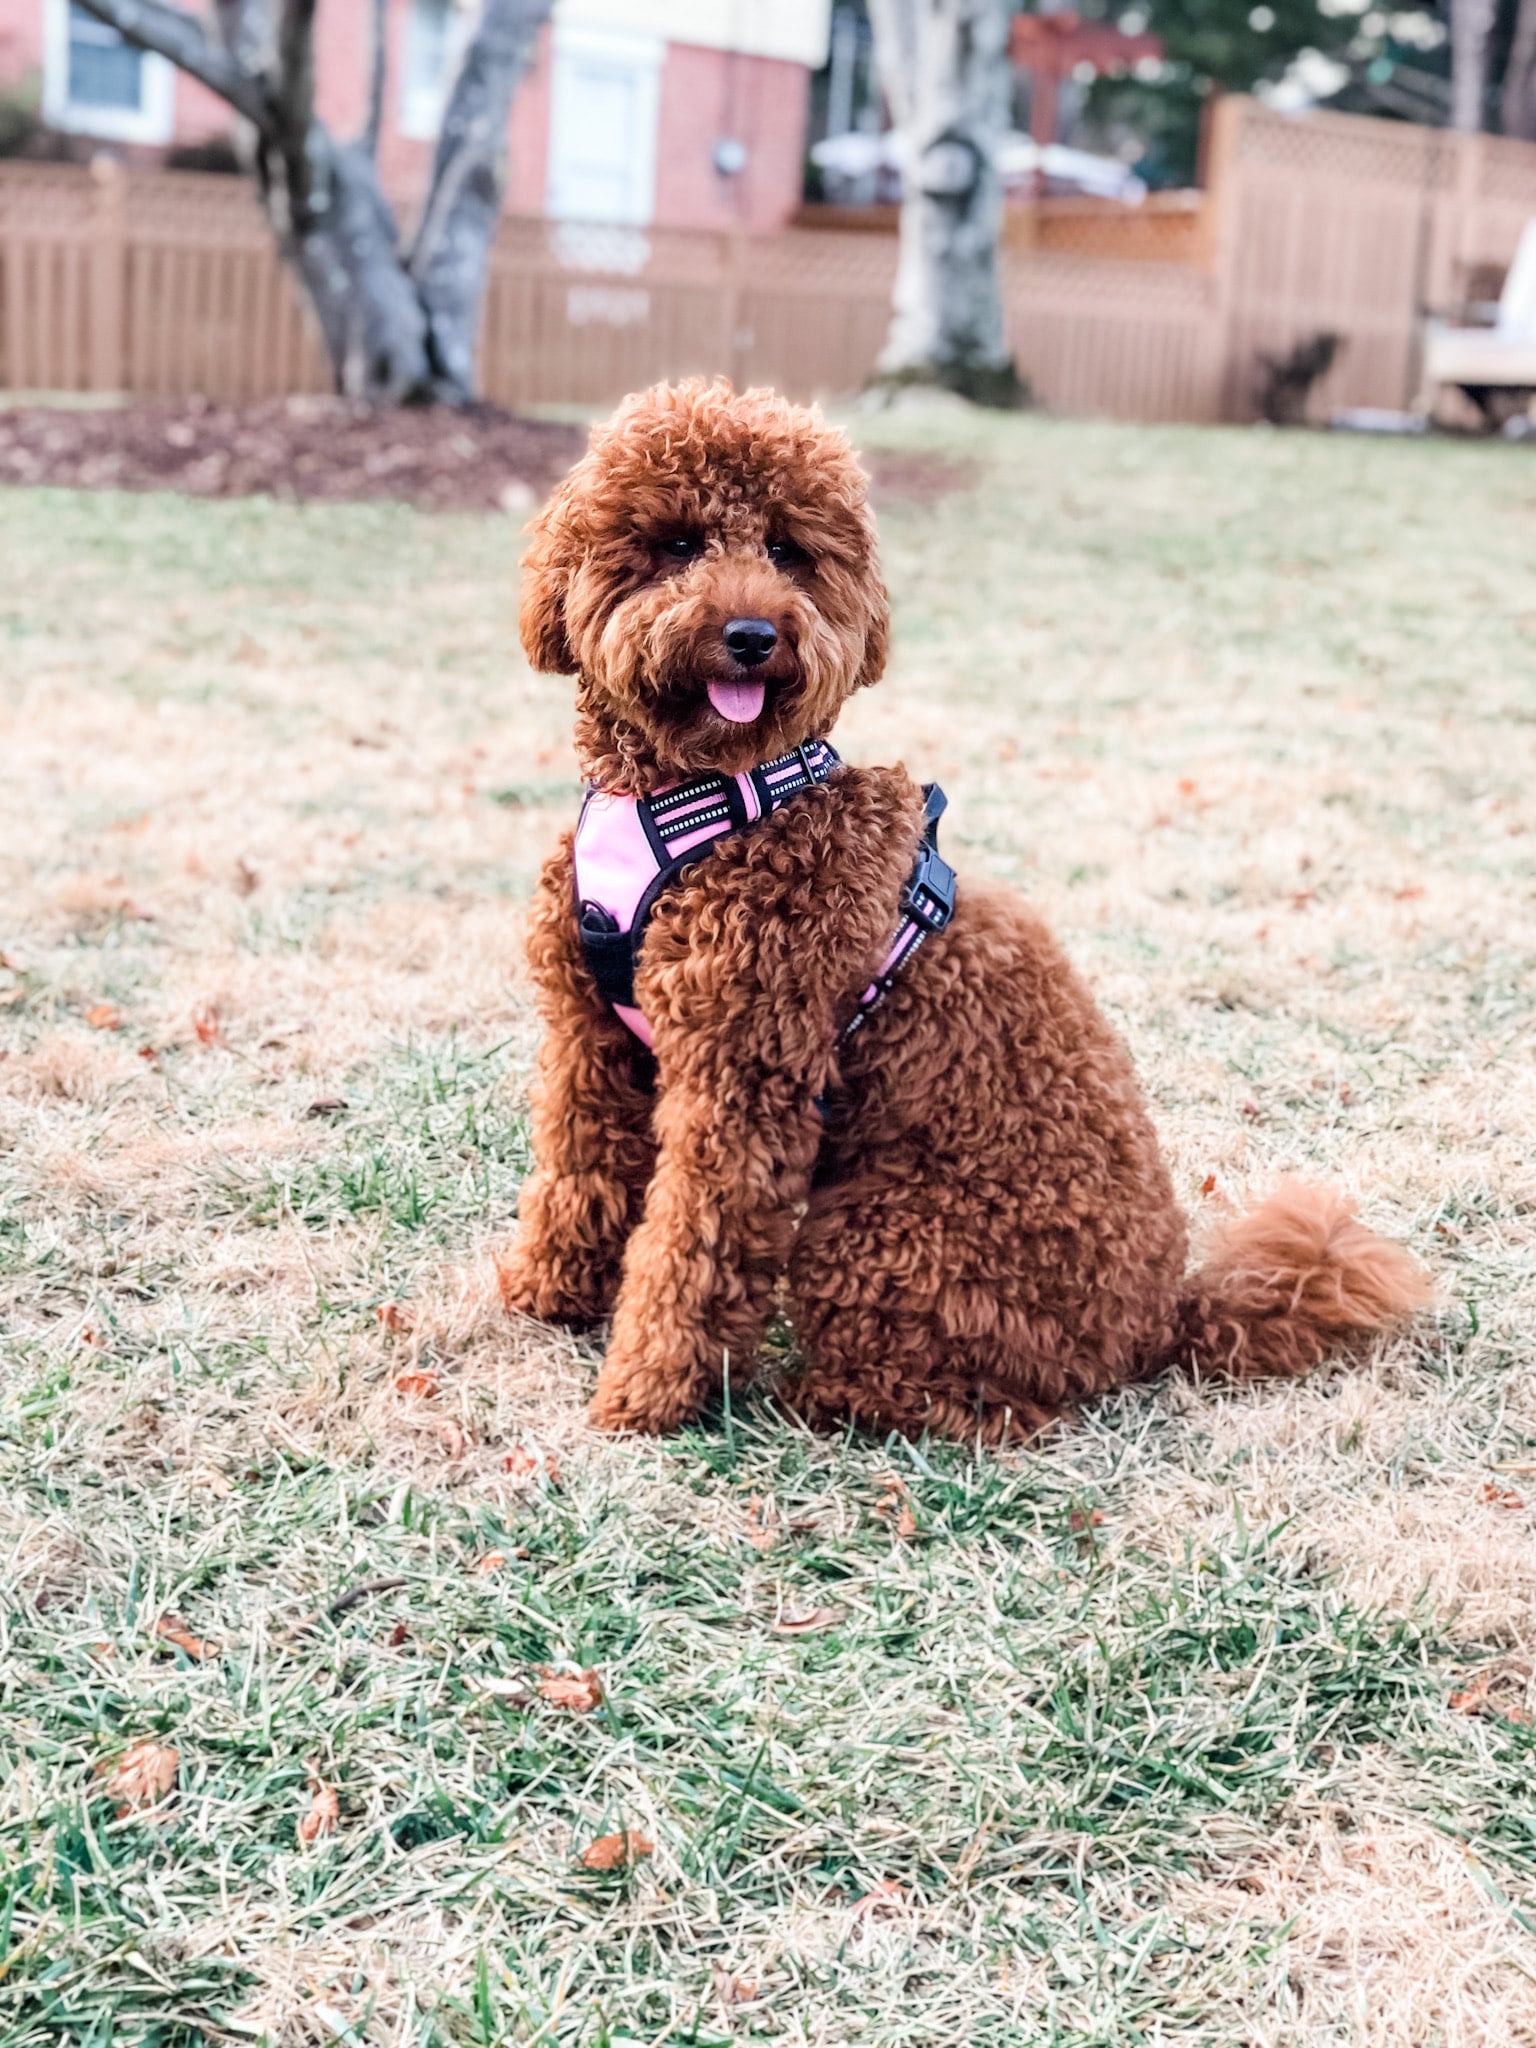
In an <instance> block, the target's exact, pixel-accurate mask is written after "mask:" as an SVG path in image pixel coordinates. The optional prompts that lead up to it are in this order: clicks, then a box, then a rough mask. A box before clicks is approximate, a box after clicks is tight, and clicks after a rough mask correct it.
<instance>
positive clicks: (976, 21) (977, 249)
mask: <svg viewBox="0 0 1536 2048" xmlns="http://www.w3.org/2000/svg"><path fill="white" fill-rule="evenodd" d="M869 11H870V20H871V22H872V24H873V27H874V32H875V56H876V60H877V63H878V66H879V72H880V83H881V86H882V88H883V89H884V92H885V97H886V103H887V105H888V106H889V108H890V112H891V118H892V120H893V122H894V123H895V125H896V128H897V130H898V132H899V134H900V138H901V149H902V200H901V245H900V254H899V258H898V263H897V272H896V289H895V294H894V298H893V303H892V314H891V326H890V332H889V334H888V335H887V337H886V343H885V347H884V349H883V351H882V352H881V355H880V359H879V362H878V364H877V365H876V370H875V377H874V384H873V388H874V389H875V390H876V391H877V392H878V391H880V390H881V389H885V390H893V389H896V388H899V387H902V386H906V385H922V384H927V385H934V386H939V387H942V388H943V389H944V390H947V391H955V392H959V393H960V394H961V395H962V396H963V397H965V398H969V399H972V400H974V401H975V402H976V403H977V404H980V405H1000V406H1009V405H1018V404H1019V403H1021V402H1022V400H1023V397H1024V395H1025V394H1024V389H1023V386H1022V385H1021V384H1020V382H1019V376H1018V371H1017V370H1016V368H1015V367H1014V362H1013V358H1012V356H1011V355H1010V354H1009V351H1008V344H1007V341H1006V340H1005V338H1004V333H1003V306H1002V297H1001V292H1000V290H999V284H998V242H999V238H1000V236H1001V233H1002V225H1003V188H1002V181H1001V179H1000V178H999V176H998V170H997V149H998V144H999V142H1000V141H1001V139H1002V137H1003V135H1004V134H1005V133H1006V132H1007V127H1008V118H1009V102H1010V81H1011V74H1010V71H1009V67H1008V8H1007V5H1006V0H870V9H869Z"/></svg>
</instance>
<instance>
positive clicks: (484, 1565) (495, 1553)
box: [475, 1550, 507, 1573]
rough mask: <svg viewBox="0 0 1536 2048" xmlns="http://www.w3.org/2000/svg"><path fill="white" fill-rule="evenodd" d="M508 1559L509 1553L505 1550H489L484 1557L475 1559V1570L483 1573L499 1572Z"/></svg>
mask: <svg viewBox="0 0 1536 2048" xmlns="http://www.w3.org/2000/svg"><path fill="white" fill-rule="evenodd" d="M506 1561H507V1553H506V1552H505V1551H504V1550H488V1551H487V1552H486V1553H485V1555H484V1557H477V1558H476V1559H475V1570H476V1571H477V1572H482V1573H483V1572H499V1571H500V1570H501V1568H502V1566H503V1565H504V1564H505V1563H506Z"/></svg>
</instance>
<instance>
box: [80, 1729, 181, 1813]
mask: <svg viewBox="0 0 1536 2048" xmlns="http://www.w3.org/2000/svg"><path fill="white" fill-rule="evenodd" d="M180 1764H181V1758H180V1757H179V1756H178V1754H177V1753H176V1751H175V1750H174V1749H167V1748H166V1747H165V1746H164V1744H162V1743H159V1742H154V1741H149V1740H146V1741H144V1742H136V1743H134V1745H133V1747H132V1748H131V1749H128V1750H125V1751H124V1752H123V1754H122V1756H120V1757H119V1758H118V1760H117V1763H116V1765H115V1766H114V1767H113V1768H112V1769H111V1770H110V1771H109V1772H108V1771H106V1770H105V1769H104V1770H103V1771H98V1773H97V1776H98V1777H102V1776H105V1777H106V1783H105V1786H104V1787H103V1789H104V1791H105V1792H106V1795H107V1797H108V1798H109V1799H115V1800H116V1801H117V1817H118V1819H119V1820H126V1818H127V1817H128V1815H129V1814H130V1813H135V1812H137V1811H138V1810H139V1809H140V1808H142V1807H146V1806H158V1805H159V1803H160V1801H161V1800H162V1799H164V1798H165V1796H166V1794H167V1793H168V1792H169V1791H170V1790H171V1788H172V1786H173V1785H174V1784H175V1783H176V1773H177V1770H178V1769H179V1767H180Z"/></svg>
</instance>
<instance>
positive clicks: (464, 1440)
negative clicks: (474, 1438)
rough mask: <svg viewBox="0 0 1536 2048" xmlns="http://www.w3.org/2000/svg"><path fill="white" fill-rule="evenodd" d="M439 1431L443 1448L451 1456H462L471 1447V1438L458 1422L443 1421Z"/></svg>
mask: <svg viewBox="0 0 1536 2048" xmlns="http://www.w3.org/2000/svg"><path fill="white" fill-rule="evenodd" d="M437 1433H438V1435H439V1437H441V1439H442V1444H443V1449H444V1450H445V1451H446V1452H447V1453H448V1455H449V1457H450V1458H462V1457H463V1455H464V1453H465V1452H466V1451H467V1450H469V1449H470V1447H471V1440H470V1438H469V1437H467V1436H466V1435H465V1434H464V1432H463V1430H462V1429H460V1427H459V1425H458V1424H457V1423H456V1422H445V1423H443V1424H442V1425H441V1427H440V1428H439V1429H438V1432H437Z"/></svg>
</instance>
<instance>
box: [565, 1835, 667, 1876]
mask: <svg viewBox="0 0 1536 2048" xmlns="http://www.w3.org/2000/svg"><path fill="white" fill-rule="evenodd" d="M655 1847H656V1844H655V1843H654V1842H653V1841H652V1840H651V1838H650V1836H649V1835H642V1834H640V1833H639V1832H638V1831H637V1830H636V1829H634V1828H624V1829H622V1830H621V1831H620V1832H619V1833H618V1834H616V1835H599V1836H598V1838H597V1840H596V1841H595V1842H592V1843H589V1844H588V1846H587V1847H586V1848H585V1849H583V1850H582V1852H581V1860H582V1863H583V1864H584V1865H585V1866H586V1868H587V1869H588V1870H619V1869H621V1868H624V1867H626V1866H629V1867H633V1865H635V1864H636V1863H638V1862H639V1861H640V1859H641V1857H642V1856H649V1855H650V1853H651V1851H652V1850H653V1849H654V1848H655Z"/></svg>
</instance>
